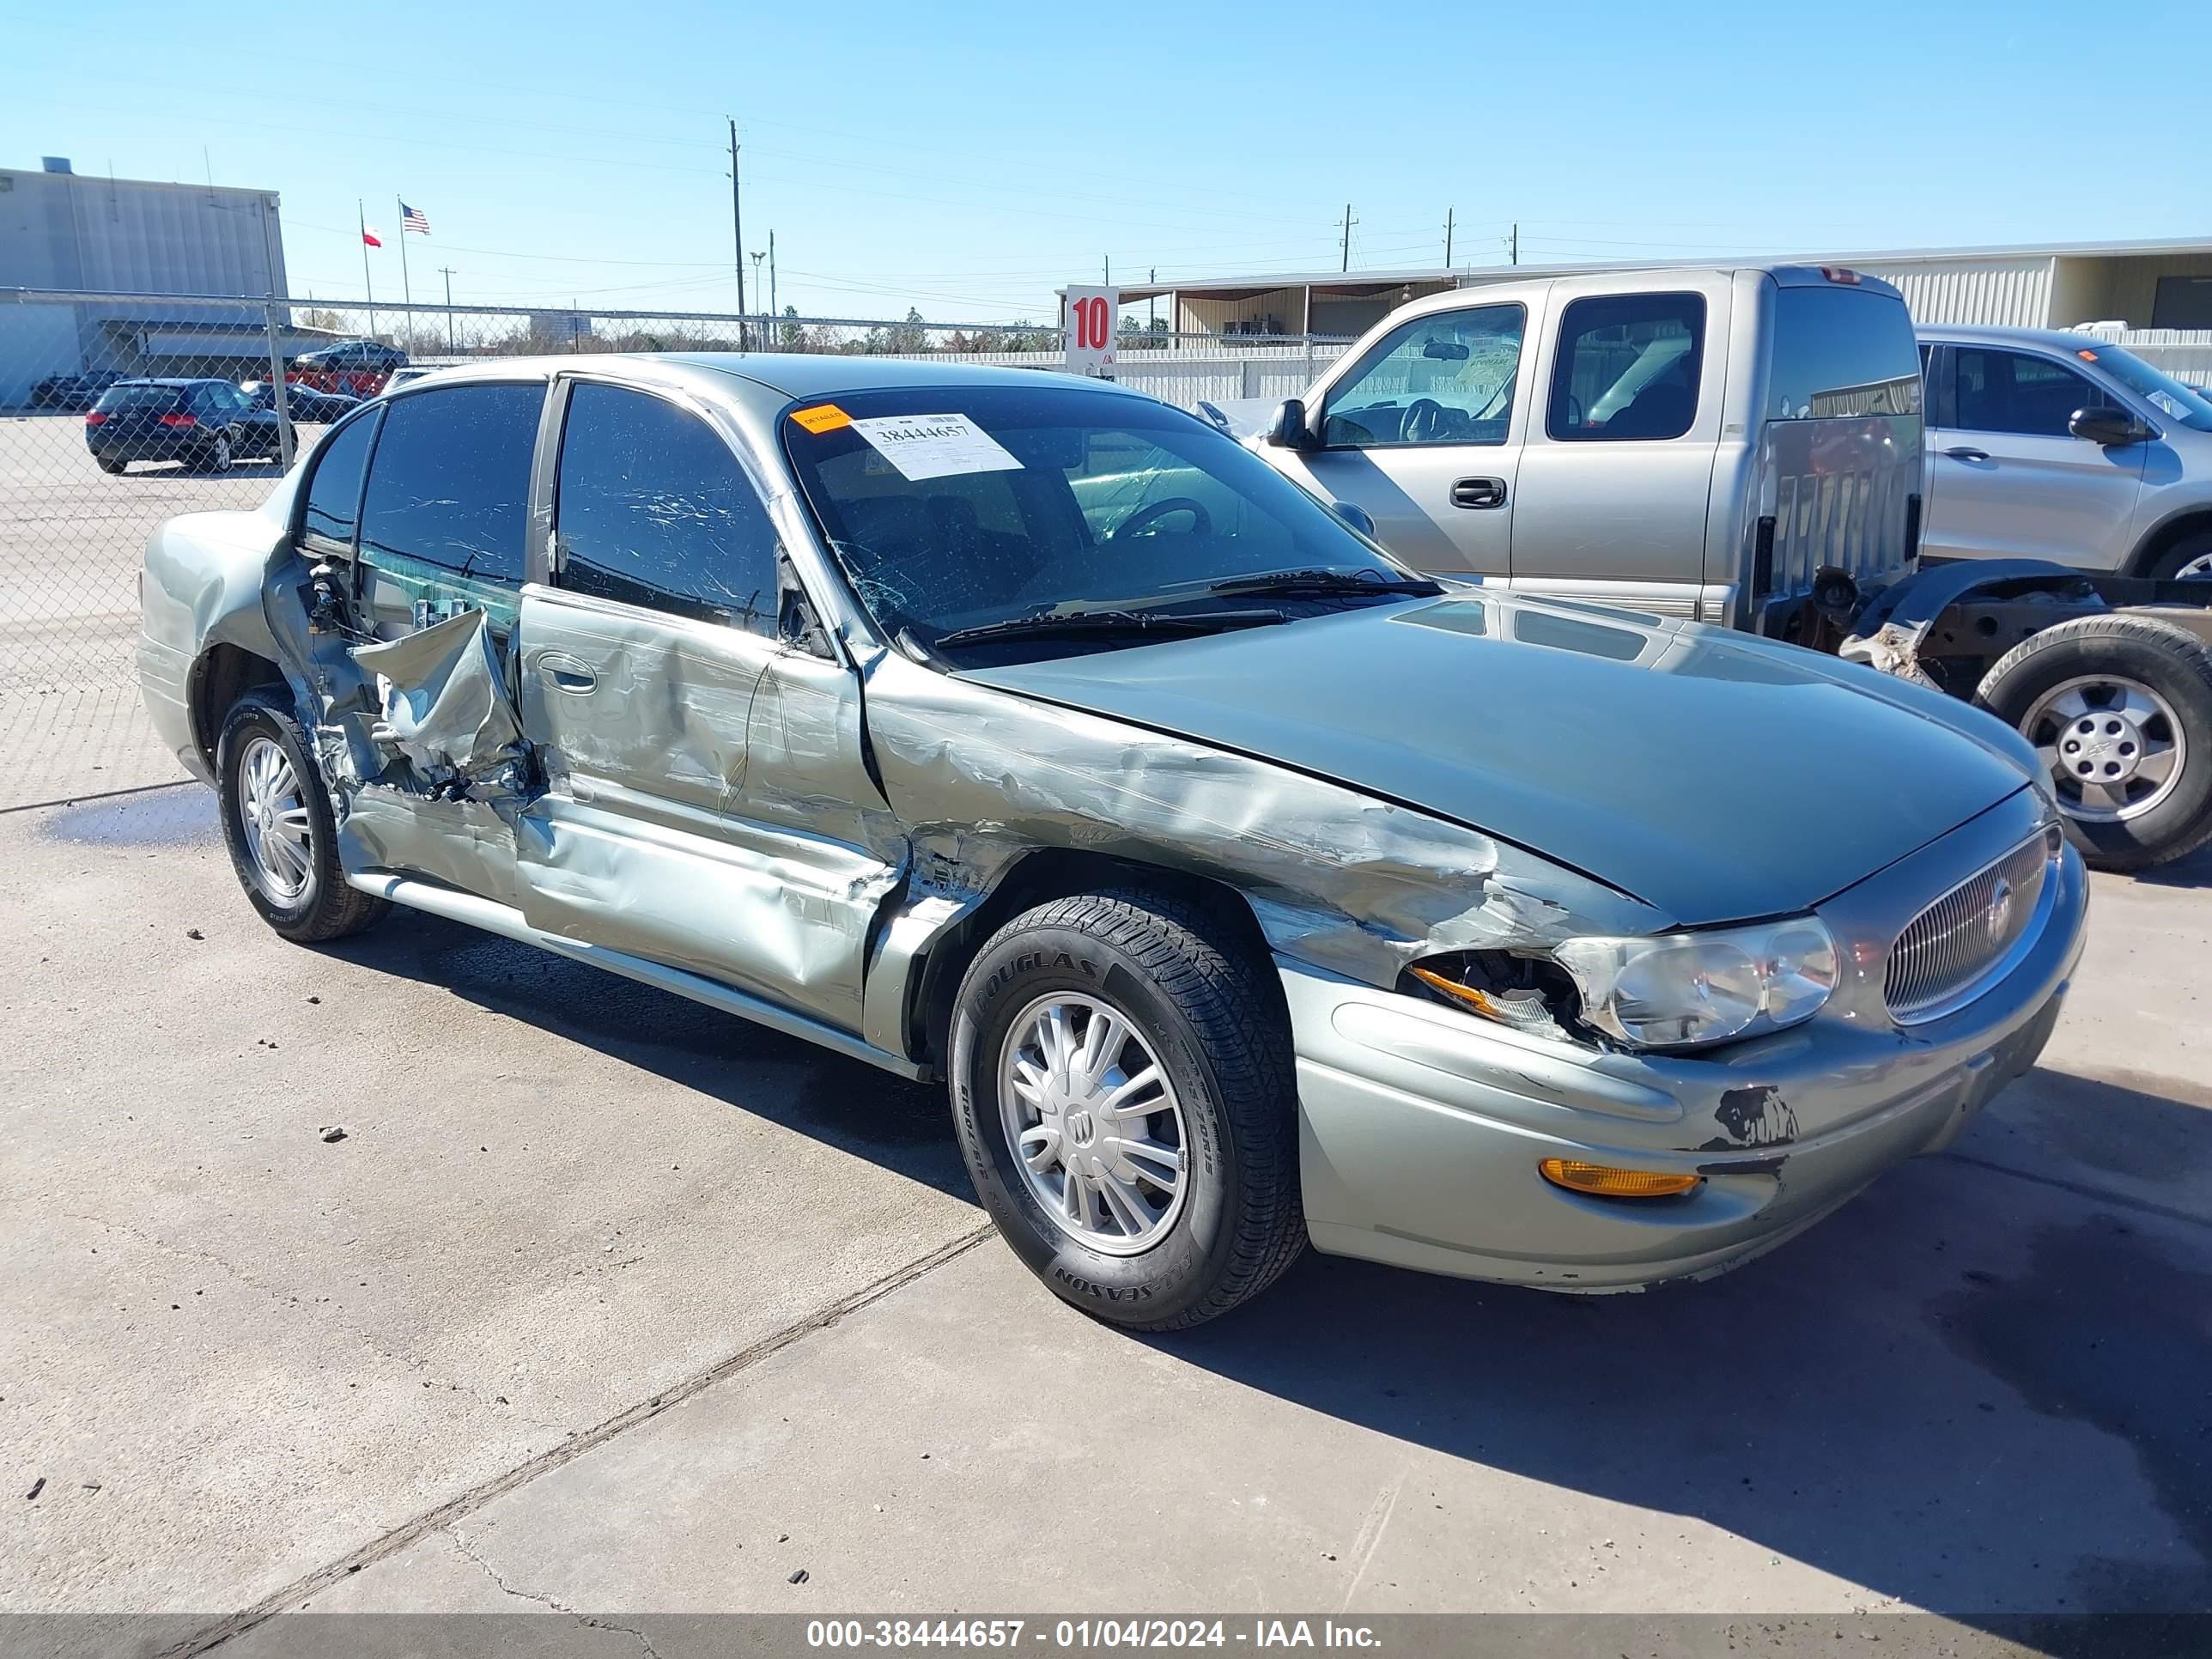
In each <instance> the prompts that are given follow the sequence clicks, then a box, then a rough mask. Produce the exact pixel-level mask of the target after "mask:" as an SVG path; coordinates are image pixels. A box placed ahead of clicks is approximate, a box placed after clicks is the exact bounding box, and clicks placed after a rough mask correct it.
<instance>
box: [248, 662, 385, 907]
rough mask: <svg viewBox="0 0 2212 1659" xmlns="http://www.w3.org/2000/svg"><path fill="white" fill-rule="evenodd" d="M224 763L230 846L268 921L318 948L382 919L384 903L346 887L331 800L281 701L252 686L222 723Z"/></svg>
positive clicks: (254, 901)
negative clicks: (338, 851)
mask: <svg viewBox="0 0 2212 1659" xmlns="http://www.w3.org/2000/svg"><path fill="white" fill-rule="evenodd" d="M216 778H217V779H218V780H219V783H220V788H221V792H222V815H221V816H222V838H223V842H224V844H225V845H226V846H227V847H228V848H229V849H230V862H231V867H232V868H233V869H234V870H235V871H236V872H238V881H239V885H240V886H241V887H243V888H245V890H246V898H247V899H248V900H249V901H250V902H252V906H253V908H255V909H256V910H258V911H259V912H260V913H261V919H262V920H263V921H265V922H267V923H268V924H269V925H270V927H272V928H274V929H275V930H276V932H277V933H279V934H280V935H282V936H283V938H285V939H290V940H291V941H292V942H293V943H294V944H295V945H319V944H322V943H324V942H325V941H326V940H329V939H343V938H344V937H345V936H346V935H347V934H349V933H360V932H361V931H362V929H363V928H365V927H371V926H373V925H374V923H375V922H377V921H380V919H381V918H382V917H383V915H384V913H385V911H386V909H387V908H390V907H389V906H388V905H387V904H386V902H385V901H384V900H382V899H380V898H376V897H374V896H371V895H369V894H368V893H364V892H362V891H360V890H357V889H356V888H352V887H349V886H348V885H347V884H346V879H345V872H344V871H343V870H342V869H341V868H340V867H339V866H338V859H337V820H336V818H335V817H334V816H333V815H332V813H331V799H330V796H329V794H328V793H326V792H325V790H324V788H323V780H322V775H321V773H320V772H319V771H318V770H317V769H316V767H315V763H314V760H313V757H312V756H311V755H310V754H309V753H308V750H307V744H306V742H305V740H304V739H303V738H302V737H301V732H300V727H299V724H298V722H297V721H296V720H295V719H294V718H293V716H292V713H291V711H290V709H289V708H287V707H286V706H285V705H284V703H283V701H282V700H281V699H280V698H279V697H277V696H276V695H274V694H272V693H268V692H262V691H250V692H248V693H247V694H246V696H244V697H242V698H240V700H239V702H237V703H236V704H235V705H234V707H233V708H232V709H231V711H230V714H229V717H228V719H227V720H224V721H223V725H222V737H221V738H219V739H218V740H217V742H216Z"/></svg>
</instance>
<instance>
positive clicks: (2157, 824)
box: [1975, 615, 2212, 870]
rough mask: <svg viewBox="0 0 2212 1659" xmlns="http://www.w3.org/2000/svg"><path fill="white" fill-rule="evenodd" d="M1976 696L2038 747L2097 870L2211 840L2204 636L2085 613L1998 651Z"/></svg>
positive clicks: (2144, 863) (2211, 734)
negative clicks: (2083, 615) (1998, 654)
mask: <svg viewBox="0 0 2212 1659" xmlns="http://www.w3.org/2000/svg"><path fill="white" fill-rule="evenodd" d="M1975 701H1976V702H1978V703H1980V704H1981V705H1982V707H1984V708H1987V709H1989V710H1990V712H1991V713H1992V714H1996V716H1997V717H1998V718H1999V719H2001V720H2005V721H2007V722H2008V723H2009V724H2010V725H2012V726H2015V727H2017V728H2018V730H2019V731H2020V732H2021V735H2022V736H2023V737H2025V738H2027V740H2028V742H2030V743H2031V744H2034V745H2035V750H2036V755H2037V757H2038V759H2039V760H2040V761H2041V762H2042V763H2043V765H2044V768H2045V771H2046V773H2047V774H2048V775H2049V779H2050V784H2051V790H2052V792H2053V793H2055V794H2056V795H2057V799H2058V809H2059V811H2060V812H2061V813H2063V815H2064V817H2065V821H2066V832H2067V835H2068V836H2069V839H2071V840H2072V841H2073V842H2074V843H2075V845H2076V846H2077V847H2079V848H2081V853H2082V856H2083V857H2084V858H2086V859H2087V860H2088V861H2089V862H2090V863H2091V864H2092V865H2094V866H2097V867H2098V868H2099V869H2103V870H2142V869H2148V868H2149V867H2150V866H2153V865H2157V864H2163V863H2165V862H2166V861H2167V860H2171V859H2176V858H2179V857H2181V856H2182V855H2183V854H2186V853H2189V852H2192V851H2194V850H2195V849H2196V848H2198V847H2201V846H2203V844H2204V843H2205V842H2208V841H2212V650H2208V649H2207V647H2205V646H2204V644H2203V642H2202V641H2199V640H2198V639H2197V636H2196V635H2193V634H2191V633H2189V632H2188V631H2186V630H2185V629H2179V628H2176V627H2174V626H2173V625H2172V623H2164V622H2160V621H2157V620H2155V619H2154V618H2151V617H2140V616H2125V615H2122V616H2102V617H2075V619H2074V620H2073V621H2071V622H2067V623H2060V624H2059V625H2058V626H2057V627H2056V628H2051V629H2045V631H2044V632H2042V633H2040V634H2038V635H2034V636H2033V638H2031V639H2027V640H2023V641H2021V643H2020V644H2018V645H2016V646H2015V647H2013V648H2012V649H2011V650H2010V651H2008V652H2007V653H2005V654H2004V655H2003V656H2002V657H2001V658H1999V659H1997V662H1996V665H1995V666H1994V667H1992V668H1991V669H1990V671H1989V673H1988V675H1987V676H1986V677H1985V678H1984V679H1983V681H1982V684H1981V688H1980V690H1978V692H1977V693H1976V696H1975Z"/></svg>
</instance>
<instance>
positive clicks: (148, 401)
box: [95, 384, 177, 415]
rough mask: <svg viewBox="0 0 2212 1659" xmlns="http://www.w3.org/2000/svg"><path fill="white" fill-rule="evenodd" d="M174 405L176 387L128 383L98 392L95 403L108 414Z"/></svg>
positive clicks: (167, 407)
mask: <svg viewBox="0 0 2212 1659" xmlns="http://www.w3.org/2000/svg"><path fill="white" fill-rule="evenodd" d="M176 406H177V388H176V387H174V386H131V385H129V384H125V385H123V386H110V387H109V388H108V389H107V390H106V392H101V393H100V402H99V403H98V404H96V405H95V407H96V408H98V409H99V410H100V411H101V412H102V413H105V414H110V415H112V414H113V413H115V412H116V411H117V410H124V409H143V410H159V409H174V408H175V407H176Z"/></svg>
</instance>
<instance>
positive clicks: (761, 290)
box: [752, 248, 775, 346]
mask: <svg viewBox="0 0 2212 1659" xmlns="http://www.w3.org/2000/svg"><path fill="white" fill-rule="evenodd" d="M766 258H768V250H767V249H766V248H756V249H754V250H753V256H752V259H753V298H754V299H756V300H757V301H760V302H761V303H762V304H763V306H765V305H766V304H767V303H768V284H767V283H763V281H761V262H762V261H763V260H764V259H766ZM761 343H762V344H763V346H769V345H774V344H775V336H774V335H773V334H771V333H769V325H768V322H767V320H766V319H763V320H762V323H761Z"/></svg>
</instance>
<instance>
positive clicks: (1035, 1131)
mask: <svg viewBox="0 0 2212 1659" xmlns="http://www.w3.org/2000/svg"><path fill="white" fill-rule="evenodd" d="M999 1114H1000V1120H1001V1121H1002V1122H1003V1124H1004V1126H1005V1128H1006V1144H1007V1145H1008V1146H1010V1147H1011V1148H1012V1151H1013V1154H1014V1162H1015V1164H1017V1165H1018V1167H1019V1168H1020V1170H1021V1172H1022V1178H1023V1180H1024V1181H1025V1182H1027V1183H1028V1184H1029V1188H1030V1193H1031V1194H1033V1195H1035V1197H1036V1200H1037V1201H1038V1202H1039V1203H1041V1204H1042V1205H1043V1206H1044V1211H1045V1213H1046V1214H1047V1215H1048V1216H1050V1217H1051V1218H1053V1221H1054V1224H1055V1225H1058V1226H1059V1228H1060V1231H1062V1232H1064V1233H1066V1234H1067V1235H1069V1236H1070V1237H1073V1238H1075V1239H1077V1240H1078V1241H1079V1242H1080V1243H1084V1244H1086V1245H1088V1246H1090V1247H1091V1249H1094V1250H1098V1251H1102V1252H1103V1253H1104V1254H1106V1255H1139V1254H1140V1253H1141V1252H1143V1251H1145V1250H1148V1249H1151V1248H1152V1246H1153V1245H1155V1244H1157V1243H1159V1242H1160V1240H1161V1239H1162V1238H1164V1237H1166V1235H1167V1232H1168V1230H1169V1229H1170V1227H1172V1226H1174V1225H1175V1223H1176V1217H1177V1216H1179V1215H1181V1214H1182V1205H1183V1198H1184V1195H1185V1193H1186V1191H1187V1189H1188V1186H1189V1182H1190V1171H1189V1158H1188V1152H1187V1150H1186V1149H1187V1148H1188V1145H1189V1141H1188V1137H1187V1136H1186V1134H1185V1133H1184V1128H1183V1115H1182V1103H1181V1102H1180V1101H1178V1100H1177V1099H1176V1091H1175V1085H1173V1084H1171V1083H1170V1082H1169V1081H1168V1076H1167V1073H1165V1072H1164V1070H1162V1069H1161V1067H1160V1063H1159V1061H1158V1059H1157V1058H1156V1057H1155V1056H1154V1055H1153V1054H1152V1048H1150V1046H1149V1045H1147V1044H1146V1042H1145V1040H1144V1038H1142V1037H1140V1036H1138V1035H1137V1033H1136V1030H1134V1028H1133V1027H1132V1026H1131V1024H1129V1022H1128V1020H1127V1018H1124V1017H1123V1016H1122V1015H1121V1014H1120V1013H1117V1012H1115V1010H1114V1009H1112V1008H1110V1007H1109V1006H1107V1005H1106V1004H1105V1003H1103V1002H1102V1001H1100V1000H1098V999H1097V998H1096V997H1088V996H1084V995H1081V994H1077V993H1074V992H1061V991H1055V992H1054V993H1052V994H1049V995H1047V996H1042V997H1039V998H1038V999H1037V1000H1036V1001H1035V1002H1032V1003H1031V1004H1030V1006H1028V1007H1027V1008H1025V1009H1024V1010H1023V1011H1022V1012H1021V1014H1020V1016H1019V1017H1018V1018H1017V1019H1016V1020H1015V1021H1014V1023H1013V1025H1012V1028H1011V1029H1010V1030H1009V1031H1008V1032H1007V1036H1006V1048H1005V1050H1004V1052H1003V1053H1002V1054H1001V1055H1000V1061H999Z"/></svg>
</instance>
